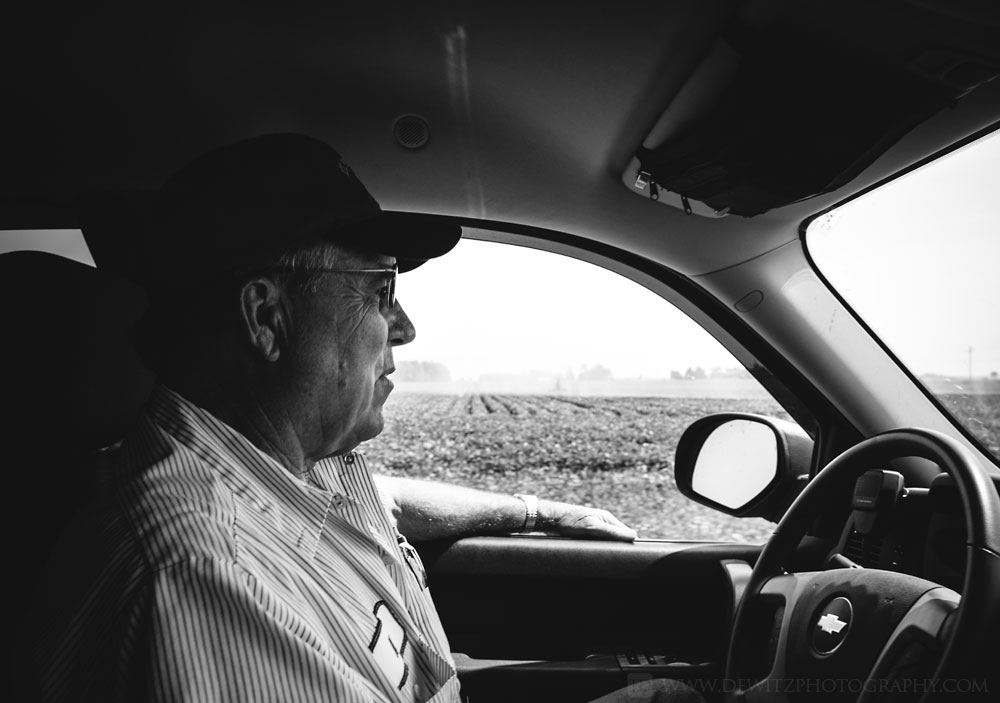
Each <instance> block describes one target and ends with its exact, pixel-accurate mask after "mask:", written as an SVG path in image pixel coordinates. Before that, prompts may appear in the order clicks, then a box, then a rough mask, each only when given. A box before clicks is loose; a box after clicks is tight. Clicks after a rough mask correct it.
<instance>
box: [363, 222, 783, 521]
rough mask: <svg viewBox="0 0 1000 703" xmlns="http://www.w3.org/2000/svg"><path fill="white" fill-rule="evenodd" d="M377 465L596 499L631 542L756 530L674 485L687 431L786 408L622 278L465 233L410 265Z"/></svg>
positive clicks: (374, 456) (710, 342)
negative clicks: (723, 418) (406, 320)
mask: <svg viewBox="0 0 1000 703" xmlns="http://www.w3.org/2000/svg"><path fill="white" fill-rule="evenodd" d="M398 297H399V301H400V303H401V304H402V305H403V307H404V309H405V310H406V311H407V313H408V314H409V316H410V318H411V319H412V320H413V323H414V325H415V327H416V329H417V336H416V340H415V341H414V342H413V343H411V344H409V345H406V346H402V347H398V348H397V349H396V350H395V360H396V373H395V374H394V375H393V380H394V381H395V383H396V387H395V390H394V391H393V394H392V396H390V398H389V400H388V402H387V403H386V407H385V419H386V426H385V430H384V431H383V433H382V434H381V435H380V436H379V437H377V438H375V439H374V440H372V441H370V442H368V443H367V444H366V445H365V446H364V447H363V448H362V449H363V450H364V451H365V453H366V454H367V456H368V457H369V462H370V463H371V465H372V466H373V468H374V469H375V470H376V471H379V472H383V473H388V474H393V475H401V476H409V477H412V478H428V479H433V480H441V481H449V482H455V483H460V484H464V485H469V486H474V487H478V488H484V489H488V490H497V491H504V492H508V493H534V494H537V495H538V496H540V497H544V498H549V499H554V500H563V501H569V502H574V503H580V504H583V505H591V506H594V507H601V508H606V509H608V510H610V511H612V512H613V513H615V514H616V515H617V516H618V517H619V518H621V519H622V520H623V521H624V522H625V523H627V524H628V525H630V526H632V527H634V528H635V529H636V530H637V531H638V532H639V536H640V538H662V539H692V540H733V541H743V540H747V541H763V540H764V539H766V538H767V536H768V535H769V534H770V533H771V530H772V528H773V525H772V524H771V523H768V522H767V521H765V520H761V519H756V518H753V519H737V518H731V517H729V516H726V515H723V514H722V513H719V512H716V511H714V510H711V509H710V508H707V507H703V506H700V505H697V504H695V503H693V502H691V501H689V500H688V499H687V498H685V497H684V496H682V495H681V494H680V493H679V492H678V491H677V488H676V485H675V483H674V473H673V468H674V467H673V461H674V452H675V449H676V446H677V441H678V439H679V438H680V436H681V433H682V432H683V431H684V430H685V428H687V426H688V425H689V424H690V423H691V422H693V421H694V420H696V419H698V418H700V417H703V416H704V415H708V414H711V413H716V412H727V411H736V412H752V413H759V414H764V415H772V416H778V417H784V418H788V415H787V414H786V413H785V412H784V411H783V409H782V408H781V406H779V405H778V404H777V403H776V402H775V401H774V400H773V399H772V398H771V396H770V395H768V393H767V392H766V391H765V390H764V388H763V387H762V386H761V385H760V384H759V383H758V382H757V381H756V380H755V379H754V378H752V377H751V376H750V374H749V373H748V372H747V371H746V370H745V369H744V368H743V367H742V366H741V365H740V363H739V362H738V361H736V359H735V358H734V357H733V356H732V355H731V354H729V352H727V351H726V350H725V349H724V348H723V347H722V346H721V344H719V343H718V342H717V341H716V340H715V339H714V338H713V337H711V336H710V335H709V334H708V333H707V332H705V331H704V330H703V329H702V328H701V327H700V326H698V325H697V324H696V323H694V322H693V321H692V320H691V319H690V318H689V317H687V316H686V315H684V314H683V313H681V312H680V311H679V310H677V309H676V308H675V307H674V306H673V305H671V304H670V303H668V302H667V301H665V300H664V299H663V298H661V297H659V296H658V295H656V294H654V293H653V292H651V291H649V290H647V289H646V288H644V287H642V286H640V285H638V284H637V283H634V282H633V281H630V280H628V279H626V278H624V277H623V276H620V275H619V274H617V273H613V272H611V271H607V270H605V269H603V268H600V267H598V266H595V265H593V264H590V263H586V262H582V261H578V260H576V259H572V258H569V257H565V256H560V255H557V254H552V253H549V252H542V251H537V250H534V249H528V248H523V247H516V246H511V245H507V244H498V243H494V242H481V241H473V240H463V241H462V242H460V243H459V245H458V247H457V248H456V249H455V251H453V252H452V253H450V254H448V255H447V256H445V257H443V258H442V259H439V260H435V261H432V262H430V263H428V264H426V265H425V266H423V267H421V268H419V269H417V270H415V271H413V272H410V273H406V274H404V275H403V276H402V277H401V278H400V281H399V285H398Z"/></svg>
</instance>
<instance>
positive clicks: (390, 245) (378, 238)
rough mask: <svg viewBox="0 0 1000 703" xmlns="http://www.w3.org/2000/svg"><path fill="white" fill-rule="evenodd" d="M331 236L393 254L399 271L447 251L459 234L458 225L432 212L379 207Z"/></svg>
mask: <svg viewBox="0 0 1000 703" xmlns="http://www.w3.org/2000/svg"><path fill="white" fill-rule="evenodd" d="M334 238H335V239H336V240H337V241H338V242H342V243H344V244H348V245H350V246H354V247H356V248H358V249H361V250H364V251H371V252H374V253H376V254H383V255H385V256H394V257H396V261H397V264H398V266H399V271H400V273H403V272H405V271H412V270H413V269H415V268H417V267H418V266H420V265H421V264H423V263H425V262H426V261H428V260H429V259H434V258H437V257H439V256H443V255H444V254H447V253H448V252H449V251H451V250H452V249H453V248H454V247H455V245H456V244H458V240H460V239H461V238H462V228H461V227H460V226H459V225H456V224H453V223H451V222H445V221H442V220H441V219H439V218H437V217H435V216H433V215H421V214H416V213H411V212H395V211H383V212H381V213H379V214H378V215H377V216H375V217H373V218H371V219H369V220H365V221H364V222H359V223H357V224H354V225H350V226H348V227H345V228H343V229H341V230H339V231H338V232H337V233H336V234H335V235H334Z"/></svg>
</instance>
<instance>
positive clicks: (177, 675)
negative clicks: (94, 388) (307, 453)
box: [34, 386, 459, 703]
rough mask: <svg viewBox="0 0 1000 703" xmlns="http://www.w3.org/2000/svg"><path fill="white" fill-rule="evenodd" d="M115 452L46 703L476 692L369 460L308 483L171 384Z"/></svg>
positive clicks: (53, 628)
mask: <svg viewBox="0 0 1000 703" xmlns="http://www.w3.org/2000/svg"><path fill="white" fill-rule="evenodd" d="M113 463H114V465H113V466H112V467H111V470H110V471H109V472H108V476H107V477H106V480H104V481H103V482H102V485H101V487H100V490H99V491H98V495H97V497H96V499H95V501H93V502H92V503H91V504H90V505H88V506H87V508H86V509H84V510H83V511H82V514H81V515H79V516H77V518H76V519H75V520H74V523H73V525H72V526H71V528H70V530H68V532H67V535H66V538H65V539H64V541H63V543H62V545H61V546H60V547H59V548H57V551H56V554H55V555H54V559H53V563H52V566H51V568H50V572H49V576H48V578H47V579H46V586H44V587H43V590H42V591H40V594H39V602H40V603H42V604H44V607H43V608H40V609H39V612H38V613H37V617H35V618H34V622H36V623H37V627H35V628H34V636H35V643H34V644H35V647H34V660H35V665H36V667H37V668H36V669H35V671H34V678H36V679H37V681H38V682H40V683H39V684H38V685H40V686H41V690H42V694H43V696H42V698H43V700H47V701H68V700H74V701H77V700H89V701H102V702H103V701H132V700H150V701H240V702H250V701H420V702H423V701H433V702H434V703H439V702H442V701H458V700H459V693H458V679H457V677H456V675H455V666H454V662H453V661H452V659H451V655H450V649H449V646H448V641H447V638H446V637H445V634H444V630H443V629H442V627H441V622H440V620H439V619H438V616H437V612H436V610H435V608H434V605H433V602H432V601H431V598H430V594H429V592H428V591H427V588H426V584H425V581H424V577H423V566H422V565H421V564H420V560H419V557H418V556H417V555H416V553H415V552H413V550H412V548H410V547H409V545H408V544H406V542H405V540H403V539H402V538H401V537H400V536H399V533H398V532H397V531H396V528H395V525H394V523H393V522H392V519H391V517H390V516H389V515H388V514H387V512H386V510H385V508H384V506H383V504H382V502H381V501H380V499H379V494H378V491H377V489H376V487H375V485H374V483H373V482H372V478H371V475H370V473H369V471H368V468H367V466H366V464H365V460H364V457H363V456H362V455H360V454H358V453H351V454H347V455H345V456H342V457H333V458H329V459H325V460H323V461H321V462H319V463H317V464H316V465H315V466H314V468H313V470H312V471H311V474H310V477H309V480H308V481H303V480H300V479H299V478H297V477H296V476H294V475H292V474H291V473H290V472H288V471H286V470H285V469H284V468H282V467H281V466H280V465H279V464H278V463H277V462H276V461H274V460H273V459H272V458H270V457H269V456H267V455H265V454H264V453H262V452H261V451H260V450H258V449H257V448H256V447H255V446H254V445H253V444H251V443H250V441H249V440H247V439H246V438H245V437H244V436H243V435H241V434H240V433H238V432H236V431H235V430H233V429H232V428H230V427H229V426H227V425H226V424H225V423H223V422H221V421H220V420H218V419H217V418H215V417H214V416H213V415H211V414H210V413H208V412H206V411H205V410H203V409H201V408H198V407H196V406H194V405H193V404H191V403H189V402H188V401H186V400H185V399H184V398H182V397H180V396H179V395H177V394H176V393H174V392H172V391H170V390H169V389H167V388H164V387H162V386H161V387H160V388H158V389H157V390H156V392H155V394H154V396H153V398H152V400H151V401H150V403H149V405H148V406H147V408H146V410H145V412H144V414H143V416H142V418H141V420H140V422H139V423H138V425H137V427H136V428H135V430H134V431H133V432H132V433H130V435H129V437H128V438H127V439H126V441H125V442H124V443H123V444H122V446H121V448H120V449H119V450H118V451H117V452H116V457H115V460H114V462H113Z"/></svg>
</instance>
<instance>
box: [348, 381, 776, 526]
mask: <svg viewBox="0 0 1000 703" xmlns="http://www.w3.org/2000/svg"><path fill="white" fill-rule="evenodd" d="M730 411H733V412H750V413H758V414H763V415H772V416H777V417H784V418H787V415H786V414H785V413H784V412H783V411H782V410H781V408H780V406H778V405H777V404H776V403H774V402H772V401H768V400H746V399H740V400H734V399H717V398H712V399H690V398H598V397H569V396H529V395H483V394H467V395H462V396H454V395H452V396H449V395H430V394H427V395H423V394H399V395H394V396H392V397H391V398H390V400H389V402H388V403H387V404H386V409H385V417H386V428H385V431H384V432H383V433H382V434H381V435H380V436H379V437H377V438H376V439H374V440H372V441H370V442H367V443H366V444H365V445H364V446H363V447H362V448H361V449H362V451H364V452H365V454H366V455H367V456H368V458H369V462H370V463H371V465H372V466H373V468H374V469H375V470H376V471H379V472H382V473H387V474H392V475H401V476H409V477H412V478H428V479H434V480H440V481H448V482H454V483H459V484H463V485H467V486H474V487H477V488H485V489H489V490H498V491H505V492H509V493H517V492H520V493H535V494H537V495H539V496H541V497H545V498H552V499H558V500H565V501H570V502H575V503H581V504H584V505H592V506H597V507H602V508H607V509H608V510H611V511H612V512H613V513H615V514H616V515H618V517H619V518H621V519H622V520H623V521H625V522H626V523H627V524H629V525H631V526H632V527H634V528H635V529H637V530H638V531H639V536H640V537H642V538H660V539H688V540H731V541H751V542H759V541H763V540H765V539H766V538H767V536H768V535H769V534H770V531H771V528H772V527H773V525H771V523H768V522H767V521H765V520H761V519H736V518H730V517H728V516H726V515H723V514H721V513H718V512H716V511H714V510H711V509H709V508H706V507H702V506H699V505H697V504H695V503H692V502H691V501H689V500H688V499H687V498H685V497H684V496H682V495H681V494H680V493H678V491H677V489H676V486H675V484H674V478H673V461H674V451H675V449H676V446H677V440H678V439H679V438H680V436H681V433H682V432H683V431H684V429H685V428H686V427H687V426H688V425H689V424H690V423H691V422H693V421H694V420H696V419H698V418H700V417H703V416H705V415H708V414H711V413H716V412H730Z"/></svg>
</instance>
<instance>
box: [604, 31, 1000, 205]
mask: <svg viewBox="0 0 1000 703" xmlns="http://www.w3.org/2000/svg"><path fill="white" fill-rule="evenodd" d="M931 65H933V66H934V69H933V75H928V74H929V73H931V71H929V70H926V69H927V68H928V67H929V66H931ZM970 66H972V67H973V68H974V69H975V70H973V71H971V72H970V71H969V67H970ZM996 72H997V69H996V68H995V67H992V66H989V65H986V64H983V63H978V62H977V61H976V60H974V59H970V57H968V56H965V55H960V54H952V53H949V52H947V51H940V50H935V51H934V53H933V55H932V56H928V55H925V56H920V55H918V56H916V57H911V60H910V61H908V62H903V61H895V60H893V61H886V60H883V59H878V60H876V59H874V58H872V57H869V56H862V55H859V54H856V53H852V51H850V50H848V49H847V48H845V47H843V46H839V45H835V44H832V43H831V42H829V41H827V40H824V39H822V38H820V37H817V36H810V35H808V34H806V33H803V31H802V30H801V29H797V28H794V27H790V26H782V25H774V26H771V27H768V28H763V29H760V28H751V27H749V26H748V25H744V24H741V23H740V24H734V25H731V26H730V27H729V28H728V29H727V31H726V33H725V35H724V37H723V38H722V39H720V40H719V42H718V43H717V45H716V48H715V50H714V51H712V52H710V53H709V55H708V57H707V58H706V60H705V61H704V62H703V63H702V65H701V66H700V67H699V68H698V69H697V70H696V71H695V73H694V74H693V75H692V77H691V78H690V79H689V80H688V82H687V84H686V85H685V86H684V87H683V88H682V89H681V91H680V92H679V93H678V95H677V96H675V98H674V100H673V101H672V102H671V104H670V106H669V107H668V108H667V110H666V111H665V112H664V114H663V116H662V117H661V118H660V120H659V121H658V123H657V124H656V125H655V126H654V128H653V130H652V131H651V132H650V133H649V135H648V136H647V137H646V139H645V141H644V142H643V144H642V145H641V146H640V147H639V149H638V150H637V151H636V154H635V158H634V159H633V161H632V163H631V165H630V167H629V171H627V172H626V173H625V174H624V179H625V183H626V185H627V186H628V187H630V188H631V189H633V190H635V191H637V192H639V193H642V194H644V195H646V196H647V197H650V198H652V199H654V200H660V201H661V202H667V203H669V204H673V205H677V206H680V207H683V208H684V209H685V210H686V211H687V212H689V213H692V212H694V213H696V214H702V215H709V216H721V215H726V214H733V215H741V216H745V217H751V216H753V215H759V214H761V213H764V212H767V211H768V210H771V209H773V208H777V207H781V206H783V205H788V204H790V203H794V202H797V201H800V200H803V199H805V198H809V197H811V196H814V195H819V194H821V193H826V192H829V191H832V190H835V189H837V188H839V187H840V186H842V185H844V184H846V183H847V182H849V181H850V180H852V179H853V178H854V177H855V176H857V175H858V174H859V173H861V172H862V171H863V170H864V169H865V168H866V167H867V166H868V165H869V164H871V163H872V162H873V161H874V160H875V159H876V158H878V156H880V155H881V154H882V153H884V152H885V151H886V150H887V149H889V148H890V147H891V146H892V145H893V144H895V143H896V142H897V141H898V140H899V139H900V138H902V137H903V136H904V135H905V134H906V133H907V132H909V131H910V130H912V129H913V128H914V127H915V126H917V125H918V124H920V123H921V122H923V121H924V120H926V119H928V118H929V117H931V116H932V115H934V114H935V113H937V112H938V111H940V110H942V109H944V108H946V107H948V106H950V105H953V104H954V103H955V101H956V100H958V99H959V98H960V97H961V96H962V95H964V94H966V93H968V92H969V91H970V90H971V89H972V88H974V87H975V86H976V85H978V84H979V83H981V82H983V81H984V80H989V79H991V78H992V77H994V76H995V74H996ZM955 76H960V77H965V76H971V77H972V80H956V79H954V78H955ZM670 194H672V195H670Z"/></svg>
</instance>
